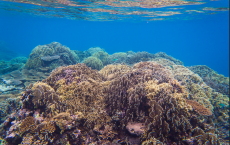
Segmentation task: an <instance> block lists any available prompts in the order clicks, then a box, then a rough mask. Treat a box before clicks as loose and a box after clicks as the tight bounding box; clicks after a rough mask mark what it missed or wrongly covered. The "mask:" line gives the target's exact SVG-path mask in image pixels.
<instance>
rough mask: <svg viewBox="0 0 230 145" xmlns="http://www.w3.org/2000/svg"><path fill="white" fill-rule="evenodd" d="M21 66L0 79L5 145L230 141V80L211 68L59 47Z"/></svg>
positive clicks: (0, 136)
mask: <svg viewBox="0 0 230 145" xmlns="http://www.w3.org/2000/svg"><path fill="white" fill-rule="evenodd" d="M16 60H17V59H16ZM16 60H15V61H14V62H17V63H21V62H20V61H16ZM7 63H9V62H7ZM23 64H24V65H23V66H22V67H18V69H16V70H15V69H14V70H9V71H7V72H4V73H2V75H1V82H0V91H1V94H0V109H1V110H0V123H1V125H0V143H1V144H4V145H17V144H21V145H23V144H42V145H49V144H59V145H67V144H72V145H75V144H100V145H107V144H121V145H122V144H130V145H134V144H135V145H139V144H142V145H149V144H151V145H152V144H170V145H171V144H175V145H194V144H210V145H212V144H213V145H219V144H228V142H229V104H228V103H229V91H227V90H228V89H229V78H227V77H224V76H223V75H219V74H217V73H216V72H214V71H213V70H211V69H210V68H208V67H207V66H191V67H185V66H183V63H182V62H181V61H179V60H177V59H175V58H173V57H171V56H168V55H167V54H165V53H163V52H159V53H156V54H150V53H148V52H137V53H135V52H132V51H128V52H118V53H114V54H112V55H109V54H108V53H107V52H106V51H105V50H104V49H101V48H100V47H92V48H89V49H88V50H86V51H78V50H70V49H69V48H68V47H66V46H63V45H61V44H60V43H58V42H53V43H51V44H47V45H39V46H37V47H35V48H34V49H33V50H32V52H31V54H30V56H29V59H28V60H26V61H25V60H24V61H23Z"/></svg>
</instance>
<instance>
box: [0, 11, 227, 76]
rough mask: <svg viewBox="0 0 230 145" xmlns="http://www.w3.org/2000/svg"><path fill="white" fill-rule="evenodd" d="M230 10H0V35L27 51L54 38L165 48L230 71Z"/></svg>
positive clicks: (78, 45) (72, 44) (109, 47)
mask: <svg viewBox="0 0 230 145" xmlns="http://www.w3.org/2000/svg"><path fill="white" fill-rule="evenodd" d="M228 16H229V14H228V12H225V13H223V14H221V15H206V16H204V17H203V19H201V20H198V19H195V20H174V21H153V22H148V23H147V22H93V21H77V20H68V19H61V18H45V17H35V16H31V15H28V14H22V13H20V14H17V13H16V14H15V13H4V14H3V13H1V15H0V40H1V41H5V42H6V43H7V45H8V47H9V48H10V49H11V50H13V51H15V52H17V53H20V54H23V55H26V56H28V55H29V54H30V52H31V50H32V49H33V48H34V47H35V46H37V45H43V44H48V43H51V42H53V41H57V42H60V43H61V44H63V45H66V46H68V47H69V48H70V49H71V50H82V51H83V50H87V49H88V48H90V47H94V46H99V47H101V48H104V49H105V50H106V51H107V52H108V53H109V54H112V53H115V52H125V51H129V50H132V51H135V52H137V51H147V52H150V53H156V52H165V53H167V54H168V55H171V56H173V57H174V58H177V59H179V60H181V61H183V62H184V65H185V66H191V65H207V66H209V67H210V68H211V69H214V70H215V71H217V72H218V73H220V74H224V75H225V76H229V18H228Z"/></svg>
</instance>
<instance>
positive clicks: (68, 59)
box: [25, 42, 80, 69]
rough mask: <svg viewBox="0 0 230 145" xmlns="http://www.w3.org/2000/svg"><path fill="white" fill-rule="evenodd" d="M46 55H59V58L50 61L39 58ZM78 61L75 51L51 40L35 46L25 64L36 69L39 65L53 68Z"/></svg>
mask: <svg viewBox="0 0 230 145" xmlns="http://www.w3.org/2000/svg"><path fill="white" fill-rule="evenodd" d="M46 56H60V58H59V59H57V60H53V61H50V62H45V61H43V60H42V59H41V58H42V57H46ZM79 61H80V59H79V57H78V56H77V54H76V53H74V52H73V51H71V50H70V49H69V48H68V47H66V46H63V45H61V44H60V43H58V42H52V43H51V44H47V45H39V46H37V47H35V48H34V49H33V50H32V52H31V54H30V56H29V59H28V61H27V63H26V65H25V67H26V68H27V69H38V68H41V67H50V68H51V69H54V68H56V67H58V66H62V65H71V64H76V63H78V62H79Z"/></svg>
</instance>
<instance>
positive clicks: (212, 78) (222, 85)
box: [188, 65, 229, 95]
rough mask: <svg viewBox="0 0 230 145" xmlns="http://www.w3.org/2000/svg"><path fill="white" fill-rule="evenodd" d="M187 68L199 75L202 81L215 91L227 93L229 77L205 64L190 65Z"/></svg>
mask: <svg viewBox="0 0 230 145" xmlns="http://www.w3.org/2000/svg"><path fill="white" fill-rule="evenodd" d="M188 69H190V70H191V71H193V72H195V73H197V74H198V75H199V76H201V77H202V78H203V80H204V82H205V83H206V84H207V85H208V86H210V87H211V88H213V89H215V91H216V92H220V93H222V94H224V95H229V77H225V76H223V75H220V74H218V73H217V72H215V71H214V70H212V69H211V68H209V67H207V66H206V65H197V66H191V67H188Z"/></svg>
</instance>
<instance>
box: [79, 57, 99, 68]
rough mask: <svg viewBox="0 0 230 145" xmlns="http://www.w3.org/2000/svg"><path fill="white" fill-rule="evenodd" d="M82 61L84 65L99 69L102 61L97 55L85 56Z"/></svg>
mask: <svg viewBox="0 0 230 145" xmlns="http://www.w3.org/2000/svg"><path fill="white" fill-rule="evenodd" d="M83 63H85V64H86V66H88V67H91V68H92V69H97V70H101V69H102V68H103V63H102V61H101V60H100V59H98V58H97V57H93V56H90V57H88V58H86V59H85V60H84V61H83Z"/></svg>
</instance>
